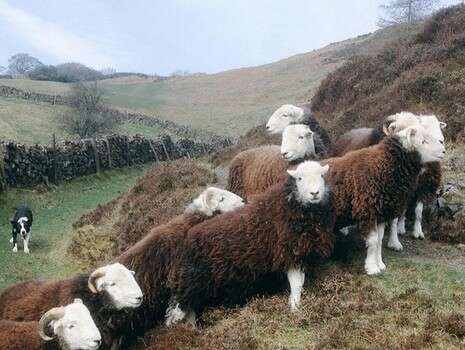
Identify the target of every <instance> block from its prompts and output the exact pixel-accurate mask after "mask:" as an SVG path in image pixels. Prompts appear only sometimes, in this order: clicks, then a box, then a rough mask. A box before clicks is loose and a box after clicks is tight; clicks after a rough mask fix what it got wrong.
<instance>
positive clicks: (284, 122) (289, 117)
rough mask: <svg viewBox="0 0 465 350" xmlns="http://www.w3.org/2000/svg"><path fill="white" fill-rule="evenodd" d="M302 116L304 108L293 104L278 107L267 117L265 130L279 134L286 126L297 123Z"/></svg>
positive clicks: (300, 120)
mask: <svg viewBox="0 0 465 350" xmlns="http://www.w3.org/2000/svg"><path fill="white" fill-rule="evenodd" d="M303 118H304V110H303V109H302V108H300V107H297V106H294V105H289V104H287V105H283V106H281V107H279V108H278V109H277V110H276V111H275V112H274V113H273V114H272V115H271V117H270V119H268V122H267V123H266V130H267V131H268V132H269V133H270V134H281V133H282V132H283V131H284V129H285V128H286V126H288V125H292V124H299V123H301V122H302V120H303Z"/></svg>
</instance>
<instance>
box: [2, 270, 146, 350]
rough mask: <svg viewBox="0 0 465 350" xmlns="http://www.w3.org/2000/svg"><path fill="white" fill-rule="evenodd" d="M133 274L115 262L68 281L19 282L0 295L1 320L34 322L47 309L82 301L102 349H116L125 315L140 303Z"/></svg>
mask: <svg viewBox="0 0 465 350" xmlns="http://www.w3.org/2000/svg"><path fill="white" fill-rule="evenodd" d="M133 274H134V272H132V271H129V270H128V269H127V268H126V267H124V266H123V265H122V264H119V263H115V264H111V265H107V266H104V267H100V268H98V269H96V270H95V271H94V272H92V273H90V274H88V273H87V274H80V275H78V276H76V277H73V278H71V279H67V280H59V281H41V280H34V281H29V282H24V283H18V284H16V285H14V286H12V287H9V288H7V289H6V290H5V291H4V292H3V293H2V294H1V295H0V319H8V320H12V321H34V320H37V319H38V318H39V317H40V316H41V315H42V313H44V312H45V311H46V310H48V309H50V308H53V307H56V306H58V305H63V304H67V303H69V302H71V301H72V300H74V299H75V298H81V299H82V300H83V301H84V303H85V304H86V305H87V307H89V309H90V312H91V314H92V317H93V318H94V320H95V323H96V324H97V326H98V328H99V329H100V331H101V332H102V337H103V344H102V346H103V347H102V348H103V349H117V348H118V342H119V338H120V337H121V333H122V332H123V331H124V328H123V325H125V324H126V322H125V319H126V318H127V315H128V314H129V313H130V312H131V309H134V308H137V307H139V306H140V305H141V302H142V291H141V289H140V287H139V285H138V284H137V282H136V280H135V279H134V275H133Z"/></svg>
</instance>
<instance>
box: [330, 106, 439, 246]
mask: <svg viewBox="0 0 465 350" xmlns="http://www.w3.org/2000/svg"><path fill="white" fill-rule="evenodd" d="M418 122H419V123H420V124H422V125H423V126H427V127H428V128H429V130H432V129H434V135H437V136H438V137H439V138H441V139H443V136H442V132H441V131H440V130H441V128H444V127H445V126H446V124H445V123H442V122H439V121H438V120H437V118H436V117H434V116H415V115H414V114H412V113H409V112H401V113H398V114H395V115H393V116H390V117H387V118H386V119H385V121H384V122H383V124H382V125H381V126H380V127H379V128H377V129H369V128H361V129H353V130H350V131H348V132H347V133H345V134H343V135H342V136H341V137H340V138H339V139H338V140H337V141H336V142H335V143H333V145H332V146H331V149H330V152H329V154H330V156H331V157H341V156H343V155H345V154H346V153H348V152H350V151H354V150H358V149H361V148H364V147H369V146H372V145H375V144H377V143H379V142H380V141H381V140H382V139H383V138H384V137H385V136H386V133H389V132H392V131H399V130H401V129H403V128H405V127H408V126H410V125H412V124H415V123H418ZM382 130H383V131H382ZM441 178H442V171H441V165H440V163H439V162H432V163H427V164H424V166H423V169H422V172H421V176H420V177H419V180H418V185H417V188H416V189H414V190H413V191H412V193H411V194H410V195H411V200H410V201H409V204H408V207H407V208H408V213H409V214H410V215H409V216H413V217H414V218H415V220H414V229H413V235H414V237H415V238H423V237H424V235H423V230H422V227H421V219H422V209H423V204H427V203H430V202H431V201H432V200H433V199H434V198H435V196H436V193H437V192H438V190H439V187H440V186H441ZM398 223H399V225H398ZM398 226H399V231H400V233H405V215H401V216H400V218H399V221H398V219H397V218H395V219H394V220H393V221H392V223H391V233H390V236H389V242H388V247H390V248H392V249H395V250H402V249H403V247H402V244H401V243H400V242H399V239H398V236H397V233H398V230H397V227H398Z"/></svg>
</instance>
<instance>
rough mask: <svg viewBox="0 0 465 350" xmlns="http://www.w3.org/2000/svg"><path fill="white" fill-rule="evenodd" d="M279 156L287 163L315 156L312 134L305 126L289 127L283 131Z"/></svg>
mask: <svg viewBox="0 0 465 350" xmlns="http://www.w3.org/2000/svg"><path fill="white" fill-rule="evenodd" d="M281 155H282V156H283V158H284V159H285V160H287V161H288V162H292V161H295V160H298V159H302V158H305V156H307V155H315V144H314V143H313V132H312V130H310V128H309V127H308V126H307V125H303V124H296V125H289V126H287V127H286V129H284V132H283V138H282V143H281Z"/></svg>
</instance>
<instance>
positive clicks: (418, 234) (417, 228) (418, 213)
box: [413, 202, 425, 239]
mask: <svg viewBox="0 0 465 350" xmlns="http://www.w3.org/2000/svg"><path fill="white" fill-rule="evenodd" d="M422 217H423V203H422V202H418V203H417V206H416V207H415V223H414V225H413V237H415V238H419V239H424V238H425V235H424V234H423V228H422V226H421V220H422Z"/></svg>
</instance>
